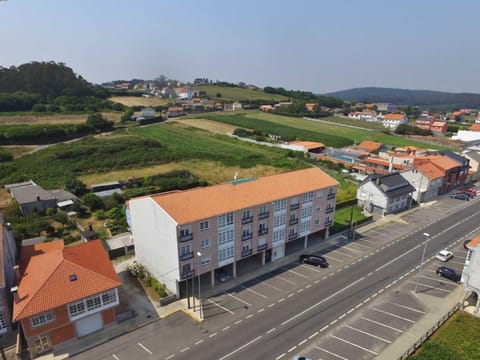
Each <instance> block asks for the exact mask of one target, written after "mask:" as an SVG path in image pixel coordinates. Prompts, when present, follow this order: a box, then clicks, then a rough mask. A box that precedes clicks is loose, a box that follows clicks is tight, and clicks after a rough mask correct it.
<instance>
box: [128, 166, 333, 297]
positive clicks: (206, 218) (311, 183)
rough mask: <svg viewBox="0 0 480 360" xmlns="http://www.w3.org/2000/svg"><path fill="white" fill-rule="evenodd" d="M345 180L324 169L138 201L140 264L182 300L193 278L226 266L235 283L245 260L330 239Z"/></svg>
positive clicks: (133, 209)
mask: <svg viewBox="0 0 480 360" xmlns="http://www.w3.org/2000/svg"><path fill="white" fill-rule="evenodd" d="M337 188H338V182H337V181H336V180H334V179H333V178H331V177H330V176H329V175H327V174H326V173H324V172H323V171H322V170H320V169H318V168H309V169H305V170H298V171H291V172H287V173H282V174H277V175H271V176H266V177H262V178H258V179H244V180H237V181H233V182H229V183H225V184H220V185H215V186H209V187H202V188H195V189H190V190H185V191H172V192H168V193H162V194H157V195H150V196H144V197H139V198H133V199H131V200H129V203H128V210H127V212H128V215H127V218H128V219H129V225H130V228H131V230H132V235H133V238H134V242H135V253H136V256H137V261H138V262H139V263H141V264H142V265H144V266H145V267H146V268H147V269H148V271H150V273H151V274H152V275H153V276H155V277H156V278H157V279H158V280H159V281H160V282H161V283H164V284H165V285H166V287H167V289H169V290H170V291H172V292H173V293H175V294H176V295H177V296H181V295H182V294H181V289H182V288H183V286H184V284H185V280H186V279H188V278H191V277H192V276H198V275H200V276H202V275H203V276H205V277H210V281H211V283H212V286H213V285H214V284H215V271H216V270H217V269H220V268H224V270H226V271H227V272H230V273H231V274H232V275H233V276H234V277H236V275H237V266H238V264H239V263H240V262H243V261H244V260H245V259H247V258H248V259H249V260H248V261H249V262H250V263H252V262H253V263H255V264H257V265H258V266H261V265H264V264H265V263H266V262H269V261H275V260H277V259H280V258H282V257H284V256H285V249H286V247H289V246H290V245H289V244H290V243H292V242H298V241H301V243H302V245H303V246H304V247H306V246H307V245H308V244H307V242H308V237H309V236H310V235H311V234H319V235H320V236H322V237H324V238H327V237H328V229H329V227H330V226H331V225H332V224H333V219H334V212H335V200H336V192H337Z"/></svg>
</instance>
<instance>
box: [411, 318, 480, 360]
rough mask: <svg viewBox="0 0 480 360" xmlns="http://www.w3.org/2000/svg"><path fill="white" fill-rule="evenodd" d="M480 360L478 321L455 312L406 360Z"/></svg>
mask: <svg viewBox="0 0 480 360" xmlns="http://www.w3.org/2000/svg"><path fill="white" fill-rule="evenodd" d="M474 359H477V360H478V359H480V319H478V318H477V317H475V316H473V315H469V314H467V313H465V312H463V311H460V312H457V313H456V314H455V315H453V317H452V318H451V319H450V320H449V321H448V322H447V323H446V325H444V326H443V327H441V328H440V329H439V330H438V331H437V332H436V333H435V334H433V336H432V337H431V338H430V340H428V341H427V342H426V343H425V344H423V345H422V347H421V348H420V350H419V351H418V352H417V353H416V354H415V355H413V356H409V357H408V358H407V360H474Z"/></svg>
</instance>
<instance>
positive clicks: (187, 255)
mask: <svg viewBox="0 0 480 360" xmlns="http://www.w3.org/2000/svg"><path fill="white" fill-rule="evenodd" d="M191 258H193V251H191V252H189V253H186V254H182V255H180V260H181V261H185V260H189V259H191Z"/></svg>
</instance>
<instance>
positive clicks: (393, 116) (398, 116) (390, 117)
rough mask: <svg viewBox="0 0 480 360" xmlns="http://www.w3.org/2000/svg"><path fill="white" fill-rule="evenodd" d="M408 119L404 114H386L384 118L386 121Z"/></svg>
mask: <svg viewBox="0 0 480 360" xmlns="http://www.w3.org/2000/svg"><path fill="white" fill-rule="evenodd" d="M405 117H406V115H404V114H385V115H383V118H384V119H386V120H402V119H404V118H405Z"/></svg>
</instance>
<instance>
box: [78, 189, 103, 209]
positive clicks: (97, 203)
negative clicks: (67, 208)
mask: <svg viewBox="0 0 480 360" xmlns="http://www.w3.org/2000/svg"><path fill="white" fill-rule="evenodd" d="M82 203H83V204H84V205H85V206H88V207H89V208H90V210H91V211H96V210H100V209H103V201H102V199H101V198H100V197H98V196H97V195H95V194H94V193H88V194H85V195H84V196H83V197H82Z"/></svg>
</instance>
